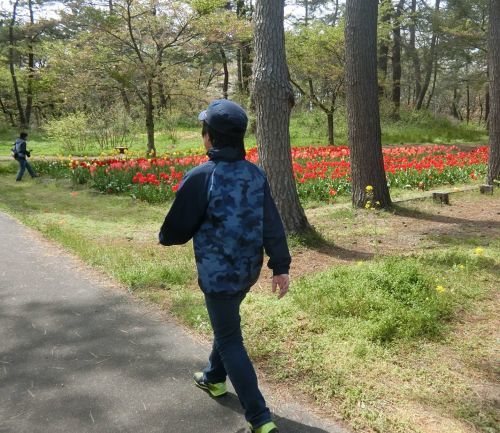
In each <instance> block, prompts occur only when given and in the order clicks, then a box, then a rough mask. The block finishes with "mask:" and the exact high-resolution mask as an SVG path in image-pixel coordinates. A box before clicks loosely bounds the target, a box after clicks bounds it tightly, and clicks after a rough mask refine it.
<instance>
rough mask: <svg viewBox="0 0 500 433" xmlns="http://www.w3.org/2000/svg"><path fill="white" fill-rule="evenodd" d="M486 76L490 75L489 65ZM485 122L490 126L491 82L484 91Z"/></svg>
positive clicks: (487, 126)
mask: <svg viewBox="0 0 500 433" xmlns="http://www.w3.org/2000/svg"><path fill="white" fill-rule="evenodd" d="M486 77H487V78H488V82H489V79H490V78H489V77H490V68H489V66H488V67H487V68H486ZM484 122H485V123H486V128H489V124H490V86H489V84H488V85H487V86H486V90H485V93H484Z"/></svg>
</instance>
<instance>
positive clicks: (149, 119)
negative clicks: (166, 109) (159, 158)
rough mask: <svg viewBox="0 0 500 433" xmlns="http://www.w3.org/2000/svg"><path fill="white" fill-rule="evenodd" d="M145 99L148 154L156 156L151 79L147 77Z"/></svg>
mask: <svg viewBox="0 0 500 433" xmlns="http://www.w3.org/2000/svg"><path fill="white" fill-rule="evenodd" d="M147 93H148V95H147V100H146V106H145V108H146V130H147V134H148V155H151V156H153V157H155V156H156V147H155V120H154V104H153V80H152V79H149V80H148V83H147Z"/></svg>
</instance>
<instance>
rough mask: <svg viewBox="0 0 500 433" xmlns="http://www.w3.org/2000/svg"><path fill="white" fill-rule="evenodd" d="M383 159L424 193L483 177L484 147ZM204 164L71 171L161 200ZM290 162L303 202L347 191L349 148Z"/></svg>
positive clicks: (166, 162)
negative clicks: (190, 171) (196, 167)
mask: <svg viewBox="0 0 500 433" xmlns="http://www.w3.org/2000/svg"><path fill="white" fill-rule="evenodd" d="M383 155H384V165H385V170H386V174H387V183H388V185H389V187H391V188H408V189H411V188H419V189H429V188H431V187H434V186H437V185H447V184H448V185H453V184H458V183H467V182H471V181H473V180H475V179H477V178H481V177H483V176H485V173H486V169H487V160H488V148H487V147H486V146H484V147H479V148H477V149H474V150H471V151H467V152H463V151H459V149H458V148H457V147H454V146H452V147H450V146H412V147H397V148H384V150H383ZM247 159H248V160H249V161H251V162H258V154H257V150H256V149H251V150H249V151H248V152H247ZM206 160H207V157H206V156H205V155H188V156H182V157H170V156H166V157H162V158H153V159H144V158H138V159H108V160H95V161H76V160H72V161H71V162H70V168H71V177H72V179H73V181H74V182H75V183H88V184H89V185H90V186H91V187H93V188H96V189H97V190H99V191H102V192H105V193H124V192H125V193H129V194H131V195H132V196H133V197H136V198H138V199H141V200H146V201H149V202H162V201H167V200H170V199H172V198H173V196H174V194H175V191H177V189H178V188H179V183H180V181H181V180H182V177H183V175H184V174H185V173H186V172H187V171H188V170H189V169H191V168H192V167H194V166H197V165H199V164H201V163H203V162H205V161H206ZM292 163H293V170H294V175H295V178H296V181H297V189H298V192H299V196H300V198H301V199H302V200H303V201H315V202H331V201H332V200H334V199H335V197H336V196H338V195H346V194H349V193H350V188H351V187H350V162H349V149H348V147H346V146H336V147H297V148H293V149H292Z"/></svg>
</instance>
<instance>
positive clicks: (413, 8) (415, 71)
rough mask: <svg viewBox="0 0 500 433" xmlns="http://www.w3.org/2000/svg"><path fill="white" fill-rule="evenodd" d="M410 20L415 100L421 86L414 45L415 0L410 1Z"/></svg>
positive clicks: (418, 60) (418, 61) (418, 59)
mask: <svg viewBox="0 0 500 433" xmlns="http://www.w3.org/2000/svg"><path fill="white" fill-rule="evenodd" d="M410 10H411V20H410V26H409V31H410V47H409V50H410V53H411V58H412V60H413V73H414V75H415V95H416V97H415V99H414V101H415V102H416V98H417V97H418V95H420V91H421V88H422V84H421V83H422V75H421V72H420V58H419V56H418V52H417V46H416V27H417V25H416V21H417V0H412V1H411V8H410Z"/></svg>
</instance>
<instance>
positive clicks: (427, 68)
mask: <svg viewBox="0 0 500 433" xmlns="http://www.w3.org/2000/svg"><path fill="white" fill-rule="evenodd" d="M440 4H441V0H436V8H435V17H434V20H433V24H432V38H431V46H430V48H429V57H428V58H427V61H426V64H425V77H424V82H423V84H422V88H421V89H420V94H419V95H418V97H417V105H416V106H415V108H416V109H417V110H420V109H421V108H422V105H423V103H424V98H425V94H426V93H427V90H428V89H429V84H430V82H431V77H432V66H433V65H434V59H435V57H436V47H437V41H438V35H437V30H438V29H437V24H436V20H437V18H438V13H439V7H440Z"/></svg>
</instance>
